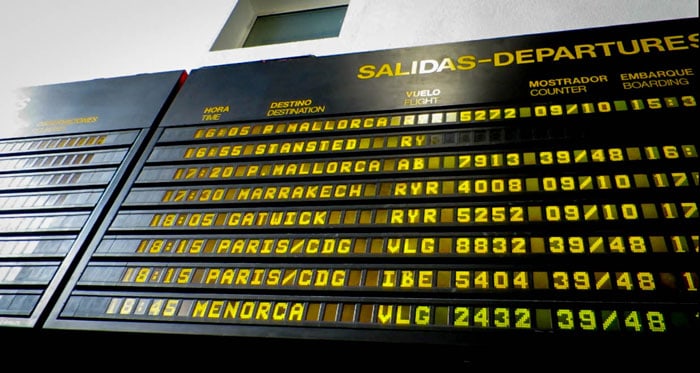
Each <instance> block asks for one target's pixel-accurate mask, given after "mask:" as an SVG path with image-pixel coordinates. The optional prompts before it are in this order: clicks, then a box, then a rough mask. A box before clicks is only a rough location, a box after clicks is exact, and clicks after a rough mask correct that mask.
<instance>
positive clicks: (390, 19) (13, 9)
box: [0, 0, 698, 89]
mask: <svg viewBox="0 0 700 373" xmlns="http://www.w3.org/2000/svg"><path fill="white" fill-rule="evenodd" d="M263 1H280V0H263ZM294 1H302V0H294ZM236 2H237V0H100V1H95V0H3V1H2V3H1V5H0V50H1V51H2V57H0V74H1V75H0V76H1V78H0V89H2V88H8V87H17V86H30V85H41V84H50V83H60V82H69V81H77V80H89V79H95V78H103V77H113V76H122V75H133V74H139V73H147V72H157V71H167V70H182V69H184V70H188V71H189V70H192V69H194V68H197V67H201V66H207V65H218V64H226V63H235V62H244V61H256V60H262V59H274V58H281V57H290V56H298V55H307V54H314V55H330V54H339V53H352V52H360V51H369V50H378V49H388V48H397V47H407V46H417V45H427V44H437V43H443V42H452V41H463V40H474V39H483V38H492V37H500V36H510V35H520V34H531V33H542V32H550V31H559V30H567V29H576V28H587V27H595V26H606V25H614V24H626V23H637V22H646V21H654V20H665V19H676V18H686V17H697V16H698V1H697V0H488V1H486V0H350V1H349V6H348V11H347V14H346V19H345V22H344V23H343V27H342V30H341V33H340V36H339V37H338V38H330V39H321V40H312V41H304V42H296V43H286V44H281V45H275V46H260V47H253V48H243V49H235V50H224V51H217V52H210V48H211V46H212V44H213V43H214V41H215V39H216V38H217V36H218V33H219V31H220V30H221V28H222V27H223V25H224V24H225V23H226V20H227V19H228V17H229V14H230V12H231V11H232V10H233V8H234V6H235V5H236Z"/></svg>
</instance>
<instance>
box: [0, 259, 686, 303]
mask: <svg viewBox="0 0 700 373" xmlns="http://www.w3.org/2000/svg"><path fill="white" fill-rule="evenodd" d="M416 267H417V268H416ZM522 267H525V266H521V268H522ZM595 267H601V265H600V264H599V265H596V266H595ZM12 268H14V267H12ZM27 268H28V269H31V270H32V271H35V269H33V268H30V267H27ZM20 274H23V271H22V269H20V270H19V271H18V274H17V275H16V276H14V277H13V278H12V279H11V280H17V281H19V280H20V277H19V276H20ZM22 278H24V279H26V280H34V278H33V277H32V276H30V275H23V277H22ZM3 280H5V279H4V278H3V267H1V266H0V283H2V282H3ZM79 284H80V285H109V286H128V285H140V286H158V287H159V288H163V287H173V288H180V287H186V288H198V289H204V288H216V289H220V288H225V289H265V290H283V289H286V290H335V291H428V292H433V291H441V292H449V293H451V294H458V293H460V292H465V291H467V292H468V291H483V290H488V291H495V292H498V291H519V290H563V291H568V290H579V291H613V290H615V291H624V292H633V291H636V292H642V293H646V292H654V293H664V292H670V291H673V292H674V293H676V292H677V293H694V294H695V297H697V291H698V287H700V282H699V281H698V274H697V272H692V271H681V272H656V271H653V272H652V271H629V270H616V271H606V270H583V269H581V270H530V269H527V270H512V269H509V268H506V267H504V268H501V269H490V268H489V266H486V265H482V266H477V265H461V266H458V267H455V266H454V265H452V266H449V265H431V266H426V265H420V266H412V267H410V268H409V267H408V266H404V267H396V266H387V265H384V266H382V265H368V264H363V265H353V266H349V265H345V266H344V265H334V266H331V265H314V266H309V265H306V266H298V265H297V266H295V265H290V264H286V265H278V264H271V265H257V266H256V265H241V264H239V265H230V266H221V265H214V266H208V265H205V264H196V265H193V264H190V265H174V264H168V265H145V264H144V265H135V264H132V265H121V264H99V263H94V264H91V265H89V266H87V267H86V269H85V271H84V272H83V273H82V275H81V277H80V280H79ZM490 294H491V295H493V294H496V293H490Z"/></svg>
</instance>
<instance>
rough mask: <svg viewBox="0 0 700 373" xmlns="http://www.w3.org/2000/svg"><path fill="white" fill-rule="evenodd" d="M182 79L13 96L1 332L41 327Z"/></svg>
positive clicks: (0, 268) (5, 169)
mask: <svg viewBox="0 0 700 373" xmlns="http://www.w3.org/2000/svg"><path fill="white" fill-rule="evenodd" d="M181 74H182V73H181V72H170V73H159V74H144V75H136V76H131V77H119V78H109V79H96V80H90V81H83V82H73V83H63V84H54V85H44V86H36V87H27V88H22V89H18V90H17V91H16V92H15V96H16V102H15V106H14V109H16V111H13V112H12V113H11V114H10V119H11V122H10V123H7V122H6V123H3V124H2V126H1V128H0V325H6V326H24V327H33V326H37V325H40V320H41V319H42V313H44V312H46V308H47V307H49V306H50V304H51V301H52V299H53V301H55V295H56V294H55V292H57V291H58V290H59V289H60V286H62V284H63V283H65V278H64V277H65V275H66V274H67V273H69V271H70V270H71V269H72V268H74V267H75V265H74V264H75V263H74V261H75V258H77V256H78V255H79V253H80V251H81V250H82V249H83V245H84V244H85V243H86V242H87V240H88V239H89V238H91V235H92V233H93V232H94V228H95V227H96V225H97V224H98V223H99V222H100V221H101V220H100V219H101V218H102V217H103V216H104V214H105V212H106V206H107V205H108V204H109V203H110V201H111V200H112V199H113V194H114V193H115V192H116V191H118V188H119V186H120V185H119V182H120V180H121V178H123V177H124V175H125V174H126V173H127V171H128V168H129V167H130V165H131V164H132V163H133V162H134V161H135V159H136V158H137V157H138V155H139V154H140V152H141V151H142V150H143V149H142V148H143V146H145V140H146V135H147V134H148V133H149V131H152V127H153V126H154V124H155V123H156V122H157V120H159V119H160V117H161V116H162V114H163V112H164V109H165V108H166V107H167V103H168V101H169V100H171V99H172V98H173V96H174V93H175V91H176V88H177V87H178V86H179V83H180V82H181V80H182V78H184V75H183V76H181ZM44 317H45V316H44Z"/></svg>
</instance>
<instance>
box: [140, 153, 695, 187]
mask: <svg viewBox="0 0 700 373" xmlns="http://www.w3.org/2000/svg"><path fill="white" fill-rule="evenodd" d="M697 158H698V152H697V149H696V147H695V145H689V144H688V145H660V146H651V145H650V146H643V147H636V146H635V147H626V148H623V147H608V148H590V149H559V150H540V151H536V152H535V151H532V152H527V151H526V152H517V151H513V152H500V151H483V152H456V153H446V154H435V155H429V156H427V155H426V156H424V155H417V156H386V157H372V158H345V157H343V158H335V159H310V160H279V161H273V160H270V161H263V162H235V163H215V164H204V165H202V164H192V165H191V166H174V165H150V164H147V165H146V166H144V167H143V169H142V170H141V172H140V173H139V176H138V179H137V182H140V183H146V182H168V183H171V182H173V181H200V180H201V181H205V180H210V181H213V180H217V181H218V180H227V179H250V180H253V179H254V180H259V179H261V178H276V177H277V178H282V177H299V176H302V177H324V176H364V175H382V174H392V173H430V172H445V171H452V172H454V171H460V172H464V171H482V170H497V169H506V168H516V167H517V168H520V167H542V166H547V167H550V166H554V165H559V166H567V165H584V164H587V165H596V166H598V165H606V164H610V165H614V166H617V167H624V166H628V165H631V163H627V162H628V161H629V162H632V163H635V164H638V163H637V162H640V161H644V162H647V161H654V162H657V161H660V160H665V161H670V162H675V161H683V160H686V159H697ZM530 169H531V170H532V169H533V168H530Z"/></svg>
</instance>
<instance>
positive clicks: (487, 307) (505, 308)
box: [61, 293, 700, 335]
mask: <svg viewBox="0 0 700 373" xmlns="http://www.w3.org/2000/svg"><path fill="white" fill-rule="evenodd" d="M61 317H62V318H66V319H68V318H90V319H93V320H103V321H109V320H112V321H117V320H120V321H150V322H174V323H183V324H184V323H196V324H200V325H203V324H217V325H215V327H216V328H221V327H222V326H223V325H227V324H228V325H275V326H308V327H332V328H337V329H346V328H363V329H366V328H381V329H382V330H391V329H399V330H436V329H437V330H450V331H458V330H460V329H495V330H498V329H500V330H511V331H512V330H531V331H542V330H544V331H556V332H586V333H591V335H592V334H593V333H632V334H642V333H644V334H648V333H697V331H698V329H699V328H700V319H699V318H698V307H697V304H695V306H694V307H693V306H688V305H681V304H677V305H674V306H673V307H669V305H655V304H634V303H625V304H614V303H610V304H587V305H583V304H578V303H563V302H562V303H559V302H545V301H542V302H538V303H537V305H531V304H528V303H525V302H487V301H472V302H469V301H461V302H459V301H455V302H453V303H448V302H441V303H436V302H429V301H425V302H421V301H416V302H414V303H407V302H405V301H403V302H399V301H397V300H393V299H378V300H369V299H365V300H363V301H358V300H354V299H346V300H343V299H338V298H335V299H327V300H326V299H319V298H315V299H314V300H305V299H303V298H302V299H299V298H284V297H280V298H270V297H263V296H255V297H243V296H239V297H229V298H207V297H196V296H188V297H184V296H183V297H157V296H150V297H149V296H136V295H135V296H124V295H121V296H117V295H114V296H110V295H109V294H99V295H91V294H89V293H88V294H84V295H73V296H72V297H71V298H70V299H69V300H68V301H67V302H66V305H65V307H64V309H63V311H62V313H61Z"/></svg>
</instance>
